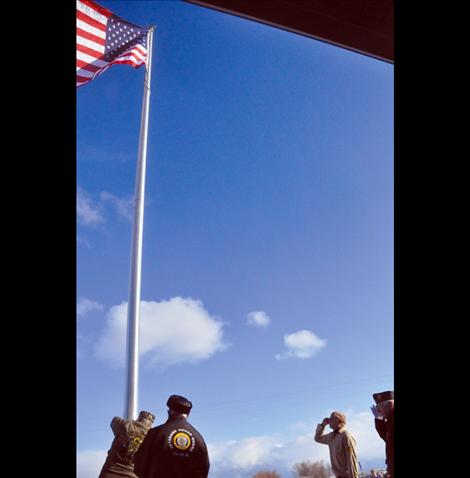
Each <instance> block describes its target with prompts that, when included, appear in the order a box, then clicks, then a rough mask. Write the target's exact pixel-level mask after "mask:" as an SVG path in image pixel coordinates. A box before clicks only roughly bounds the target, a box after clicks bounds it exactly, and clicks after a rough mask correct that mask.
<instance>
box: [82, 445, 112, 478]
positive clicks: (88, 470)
mask: <svg viewBox="0 0 470 478" xmlns="http://www.w3.org/2000/svg"><path fill="white" fill-rule="evenodd" d="M106 455H107V452H106V451H104V450H98V451H82V452H79V453H77V478H96V477H97V476H98V475H99V473H100V471H101V468H102V467H103V464H104V462H105V460H106Z"/></svg>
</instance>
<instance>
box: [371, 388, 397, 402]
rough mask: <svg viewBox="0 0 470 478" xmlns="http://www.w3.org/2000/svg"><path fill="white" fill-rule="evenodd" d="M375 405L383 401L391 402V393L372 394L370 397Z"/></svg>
mask: <svg viewBox="0 0 470 478" xmlns="http://www.w3.org/2000/svg"><path fill="white" fill-rule="evenodd" d="M372 397H373V399H374V400H375V403H380V402H385V400H393V391H390V390H389V391H387V392H380V393H374V394H373V395H372Z"/></svg>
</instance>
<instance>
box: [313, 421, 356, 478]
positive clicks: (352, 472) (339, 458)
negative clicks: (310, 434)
mask: <svg viewBox="0 0 470 478" xmlns="http://www.w3.org/2000/svg"><path fill="white" fill-rule="evenodd" d="M326 425H330V428H331V429H332V430H333V431H332V432H331V433H327V434H326V435H324V434H323V432H324V431H325V427H326ZM345 425H346V416H345V415H344V413H341V412H333V413H332V414H331V415H330V418H324V419H323V421H322V422H321V423H319V424H318V425H317V429H316V431H315V441H316V442H317V443H323V444H324V445H328V448H329V449H330V461H331V469H332V470H333V473H334V474H335V476H336V478H357V477H358V475H359V466H358V461H357V453H356V440H355V439H354V437H353V436H352V435H351V434H350V433H349V432H348V431H347V430H346V428H345Z"/></svg>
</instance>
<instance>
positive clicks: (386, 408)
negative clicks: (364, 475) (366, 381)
mask: <svg viewBox="0 0 470 478" xmlns="http://www.w3.org/2000/svg"><path fill="white" fill-rule="evenodd" d="M372 397H373V399H374V401H375V403H376V405H374V406H372V407H371V410H372V413H373V414H374V417H375V429H376V430H377V433H378V434H379V435H380V437H381V438H382V439H383V440H384V441H385V457H386V461H385V463H386V464H387V473H388V476H389V477H390V478H394V476H395V466H394V464H395V463H394V446H393V443H394V442H393V429H394V426H393V415H394V407H395V399H394V393H393V391H387V392H380V393H374V394H373V395H372Z"/></svg>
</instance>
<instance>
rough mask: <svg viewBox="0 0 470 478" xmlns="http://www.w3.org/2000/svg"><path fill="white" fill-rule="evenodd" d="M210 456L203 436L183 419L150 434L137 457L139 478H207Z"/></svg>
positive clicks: (175, 420) (177, 419)
mask: <svg viewBox="0 0 470 478" xmlns="http://www.w3.org/2000/svg"><path fill="white" fill-rule="evenodd" d="M209 466H210V464H209V455H208V453H207V447H206V444H205V442H204V439H203V438H202V436H201V434H200V433H199V432H198V431H197V430H196V429H195V428H194V427H193V426H192V425H191V424H190V423H189V422H188V421H187V420H186V419H185V418H184V417H181V416H178V417H174V418H170V419H168V420H167V421H166V422H165V423H163V424H162V425H159V426H158V427H155V428H152V429H151V430H149V432H148V433H147V436H146V437H145V439H144V442H143V443H142V445H141V447H140V448H139V450H138V451H137V453H136V455H135V468H134V472H135V474H136V475H137V476H138V477H139V478H207V475H208V474H209Z"/></svg>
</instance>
